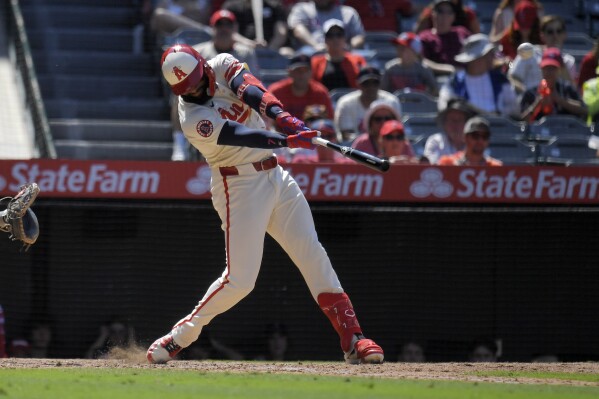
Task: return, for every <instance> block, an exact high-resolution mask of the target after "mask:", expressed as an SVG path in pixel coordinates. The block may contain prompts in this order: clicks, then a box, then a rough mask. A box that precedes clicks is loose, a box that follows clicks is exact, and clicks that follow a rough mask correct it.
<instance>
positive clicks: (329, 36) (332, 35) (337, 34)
mask: <svg viewBox="0 0 599 399" xmlns="http://www.w3.org/2000/svg"><path fill="white" fill-rule="evenodd" d="M324 37H326V38H327V39H335V38H340V37H345V33H343V32H331V33H327V34H326V35H324Z"/></svg>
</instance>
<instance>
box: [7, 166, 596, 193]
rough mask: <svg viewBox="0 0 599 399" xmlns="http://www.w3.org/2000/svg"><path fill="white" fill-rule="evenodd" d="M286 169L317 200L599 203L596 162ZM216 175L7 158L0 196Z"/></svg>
mask: <svg viewBox="0 0 599 399" xmlns="http://www.w3.org/2000/svg"><path fill="white" fill-rule="evenodd" d="M285 169H287V170H289V171H290V172H291V173H292V175H293V176H294V177H295V179H296V181H297V183H298V184H299V186H300V187H301V189H302V190H303V191H304V193H305V195H306V197H307V198H308V200H311V201H355V202H361V201H362V202H426V203H444V202H445V203H506V204H510V203H520V204H526V203H531V204H533V203H538V204H541V203H543V204H568V203H571V204H599V193H598V185H599V167H593V166H589V167H559V166H556V167H549V166H547V167H533V166H503V167H458V166H445V167H437V166H425V165H409V166H408V165H394V166H392V167H391V169H390V170H389V171H388V172H387V173H384V174H383V173H378V172H376V171H372V170H370V169H368V168H365V167H363V166H360V165H346V164H343V165H336V164H289V165H286V166H285ZM217 177H218V178H221V177H220V176H217ZM228 178H229V179H231V178H234V177H228ZM210 179H211V170H210V168H209V167H208V165H207V164H205V163H199V162H134V161H75V160H45V159H37V160H26V161H19V160H17V161H11V160H8V161H6V160H4V161H0V196H9V195H14V194H15V193H16V192H17V191H18V189H19V186H21V185H22V184H25V183H27V182H32V181H35V182H37V183H38V184H39V186H40V188H41V190H42V192H41V194H40V197H41V198H44V197H48V198H139V199H151V198H156V199H186V200H187V199H209V198H210Z"/></svg>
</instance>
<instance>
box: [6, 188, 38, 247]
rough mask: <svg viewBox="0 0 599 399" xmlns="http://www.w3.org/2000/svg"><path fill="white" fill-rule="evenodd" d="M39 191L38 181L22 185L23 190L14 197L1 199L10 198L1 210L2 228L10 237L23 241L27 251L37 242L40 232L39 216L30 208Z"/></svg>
mask: <svg viewBox="0 0 599 399" xmlns="http://www.w3.org/2000/svg"><path fill="white" fill-rule="evenodd" d="M39 192H40V189H39V187H38V185H37V184H36V183H28V184H25V185H24V186H22V187H21V191H19V193H18V194H17V195H15V197H14V198H12V197H6V198H2V199H1V200H0V203H1V202H2V201H5V200H8V206H7V208H6V210H4V211H2V212H0V230H2V231H5V232H7V233H10V239H12V240H13V241H15V240H19V241H21V242H22V243H23V249H24V250H25V251H27V250H28V249H29V247H30V246H31V245H33V244H35V241H36V240H37V237H38V236H39V232H40V231H39V230H40V229H39V224H38V222H37V217H36V216H35V213H33V211H32V210H31V209H30V207H31V205H32V204H33V202H34V201H35V199H36V198H37V195H38V194H39Z"/></svg>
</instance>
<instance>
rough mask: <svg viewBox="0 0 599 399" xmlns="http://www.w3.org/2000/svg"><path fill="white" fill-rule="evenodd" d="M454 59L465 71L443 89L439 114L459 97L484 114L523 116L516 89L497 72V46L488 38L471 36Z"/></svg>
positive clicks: (458, 73) (478, 35)
mask: <svg viewBox="0 0 599 399" xmlns="http://www.w3.org/2000/svg"><path fill="white" fill-rule="evenodd" d="M455 59H456V61H457V62H460V63H462V64H464V65H465V67H466V69H465V70H460V71H458V72H456V73H455V74H453V75H452V76H451V77H450V78H449V79H448V80H447V82H445V84H443V86H442V87H441V90H440V91H439V100H438V105H439V110H440V111H442V110H444V109H445V107H446V106H447V102H448V100H449V99H450V98H455V97H460V98H463V99H465V100H467V101H468V102H470V104H471V106H472V107H474V108H477V109H479V110H481V111H482V112H486V113H491V114H498V115H503V116H510V115H513V116H515V117H519V116H520V109H519V105H518V101H517V97H516V91H515V89H514V87H513V86H512V84H511V83H510V81H509V80H508V78H507V77H506V76H505V75H504V74H503V73H502V72H500V71H499V70H497V69H494V61H495V45H494V44H493V43H491V41H490V40H489V37H488V36H487V35H485V34H483V33H477V34H476V35H472V36H470V37H469V38H468V39H466V42H465V43H464V48H463V51H462V52H461V53H460V54H458V55H457V56H456V57H455ZM473 104H475V106H474V105H473Z"/></svg>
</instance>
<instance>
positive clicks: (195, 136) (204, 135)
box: [179, 106, 226, 151]
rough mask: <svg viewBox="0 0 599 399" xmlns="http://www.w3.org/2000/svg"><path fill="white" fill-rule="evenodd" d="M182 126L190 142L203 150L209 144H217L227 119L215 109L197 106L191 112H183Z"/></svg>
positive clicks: (180, 116)
mask: <svg viewBox="0 0 599 399" xmlns="http://www.w3.org/2000/svg"><path fill="white" fill-rule="evenodd" d="M179 119H180V120H181V128H182V129H183V133H184V134H185V137H187V139H188V140H189V142H190V143H191V144H192V145H193V146H194V147H196V148H198V149H199V150H200V151H201V148H202V147H204V146H207V145H209V146H210V145H216V144H217V141H218V137H219V136H220V132H221V130H222V129H223V126H224V124H225V122H226V120H224V119H222V118H221V117H220V115H219V114H218V112H217V111H216V110H215V109H211V108H206V107H201V108H200V107H196V108H195V109H193V110H192V111H190V112H181V106H180V107H179Z"/></svg>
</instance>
